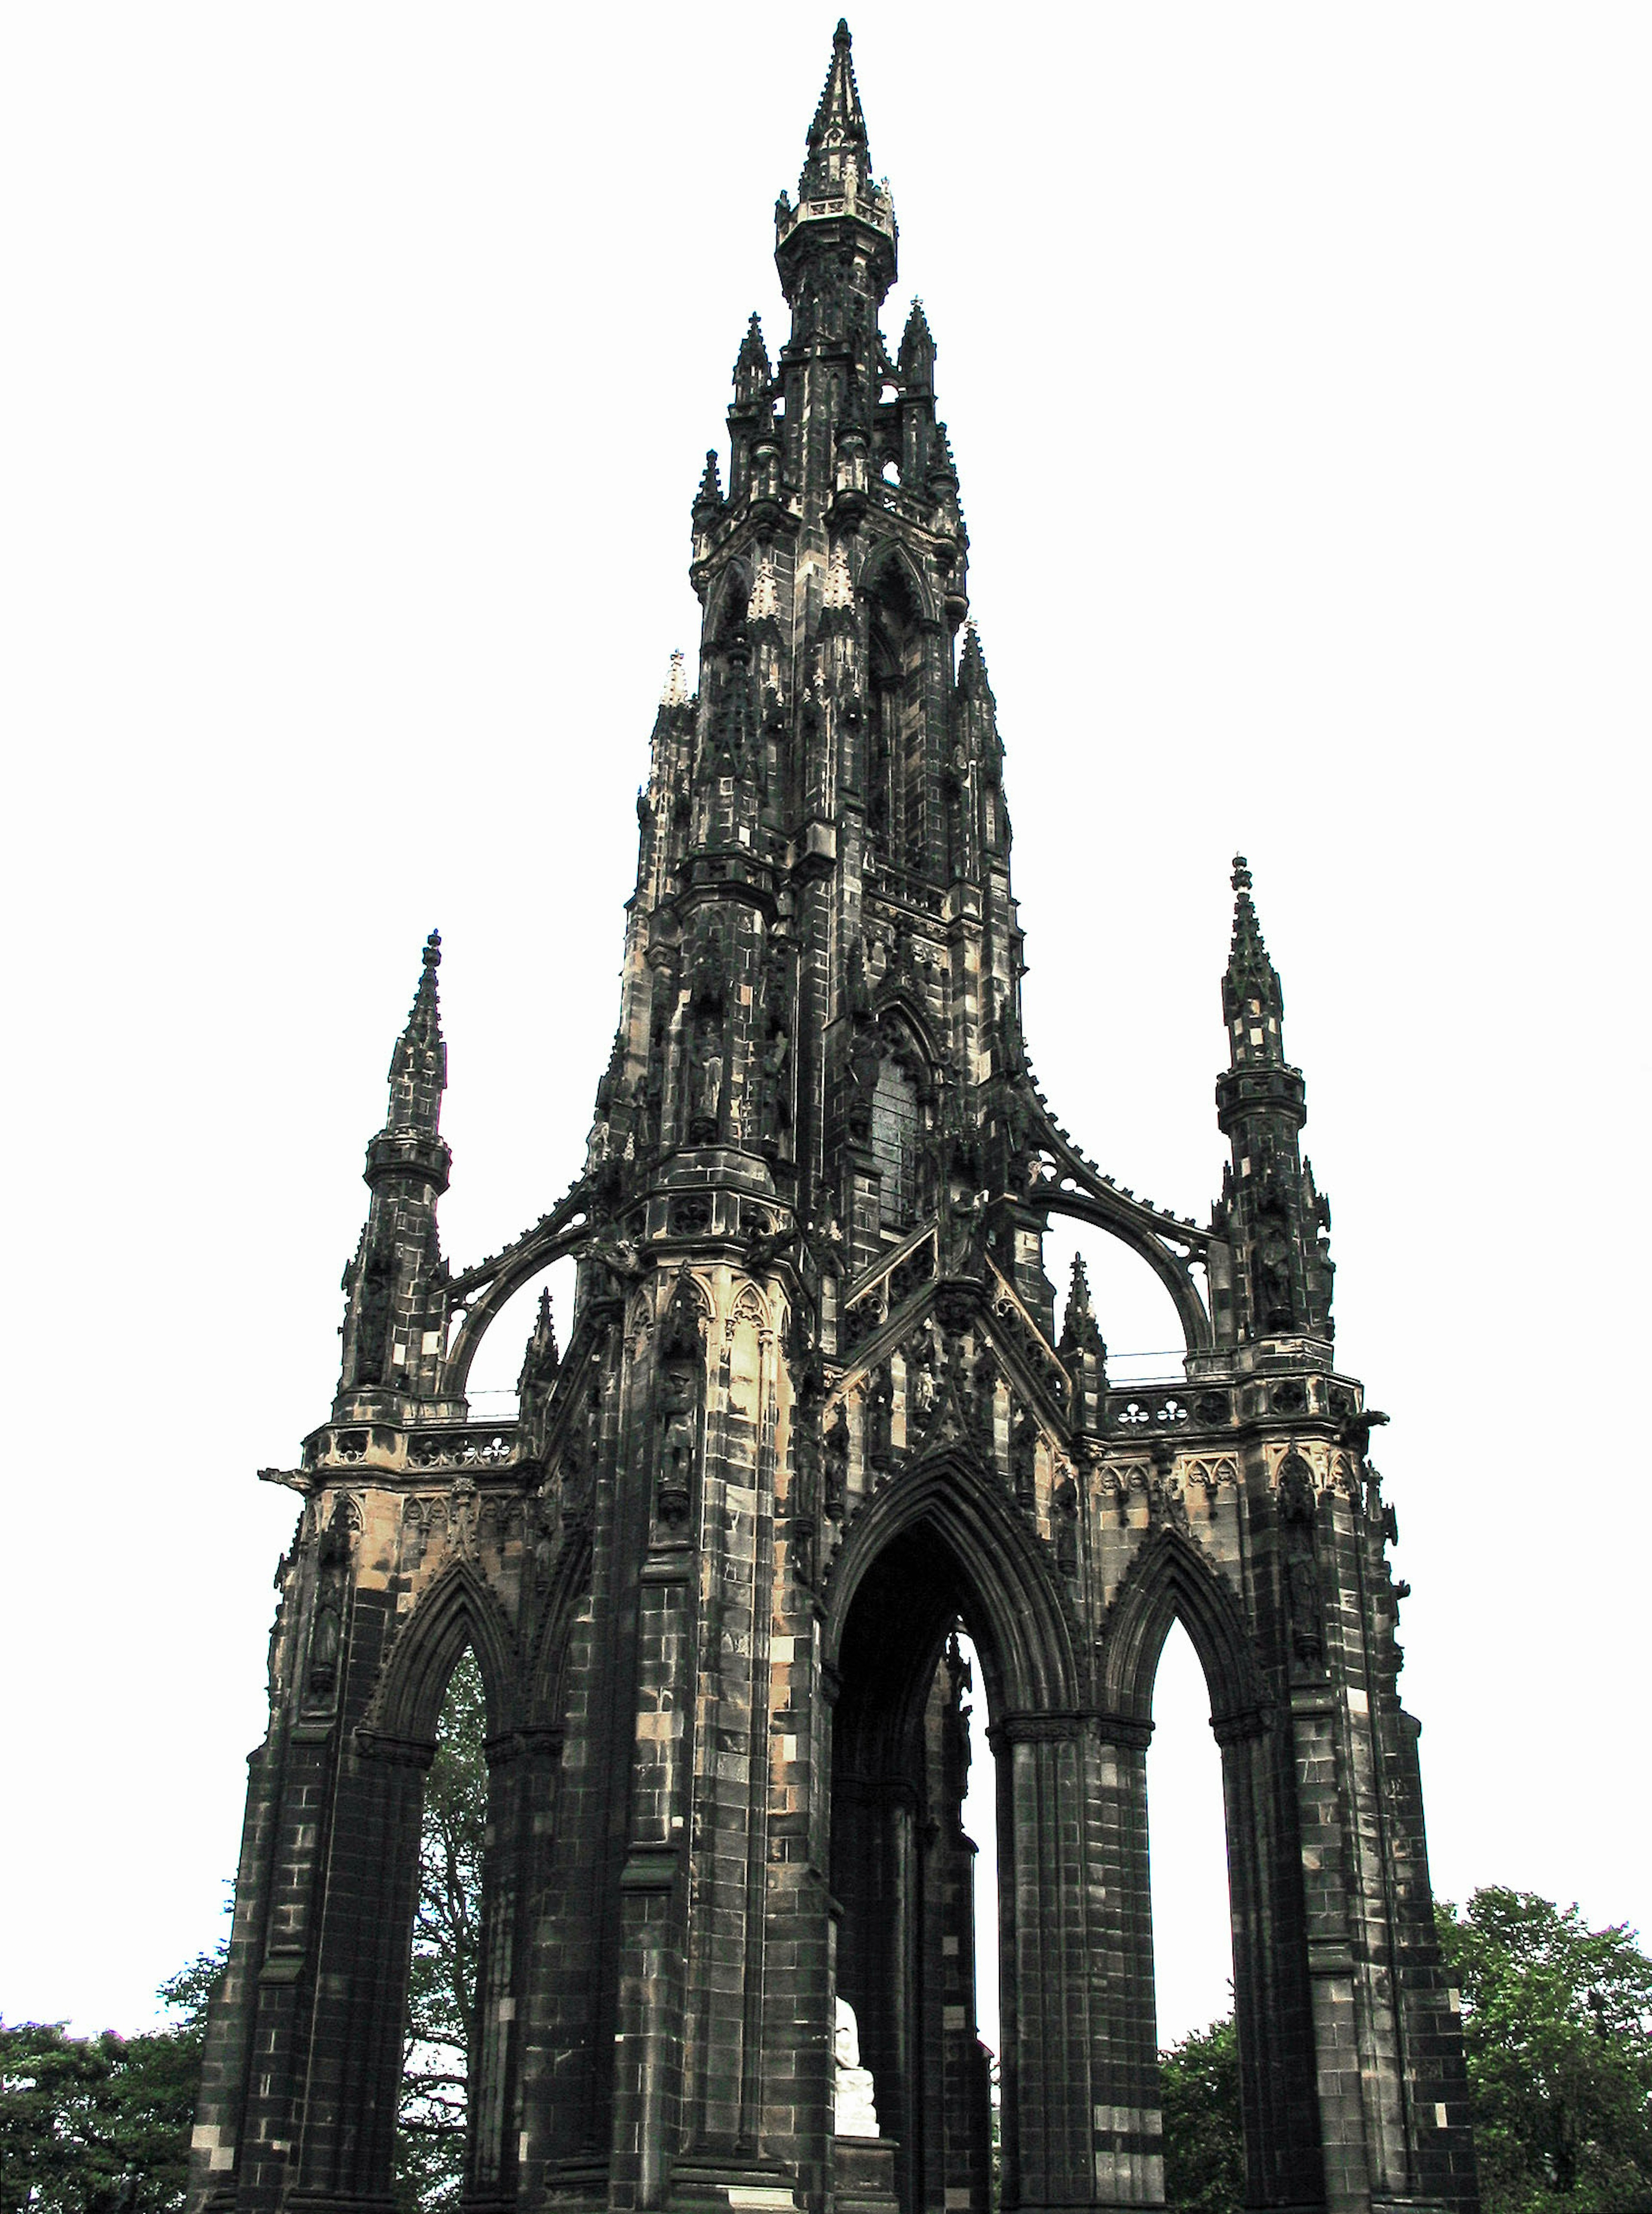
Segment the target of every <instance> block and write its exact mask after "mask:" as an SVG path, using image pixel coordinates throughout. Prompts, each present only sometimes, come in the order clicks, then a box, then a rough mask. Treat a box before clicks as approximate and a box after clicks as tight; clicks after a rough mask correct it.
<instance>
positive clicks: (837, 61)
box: [798, 15, 872, 199]
mask: <svg viewBox="0 0 1652 2214" xmlns="http://www.w3.org/2000/svg"><path fill="white" fill-rule="evenodd" d="M853 45H854V40H852V39H851V38H850V36H849V26H848V23H847V21H846V20H845V18H844V17H843V16H841V15H840V16H839V17H838V19H837V28H836V30H835V32H834V33H833V34H832V59H831V64H830V66H829V69H828V70H827V71H826V83H825V85H824V86H823V89H822V91H821V95H820V105H819V106H818V107H817V108H816V110H815V119H814V121H813V122H812V123H811V125H809V161H808V164H807V166H805V169H804V173H803V180H802V182H801V183H800V184H799V186H798V194H799V197H800V198H802V199H820V198H822V197H823V189H824V190H830V189H831V188H832V187H833V186H834V185H838V186H841V167H836V166H831V165H832V164H833V162H834V158H835V162H837V163H839V164H841V161H842V158H843V156H845V155H846V154H847V155H852V156H854V158H855V159H856V160H857V161H858V162H859V164H860V175H861V176H863V177H864V176H866V174H867V173H868V170H869V168H870V165H871V161H872V149H871V147H870V145H869V144H868V143H867V139H866V114H865V112H864V111H863V109H862V107H861V106H860V89H859V87H858V86H857V85H856V83H855V81H854V59H853V58H852V56H851V53H850V48H851V46H853ZM817 162H818V163H819V164H820V165H821V166H820V168H819V170H818V172H817V171H816V168H815V165H816V163H817ZM811 187H812V189H811Z"/></svg>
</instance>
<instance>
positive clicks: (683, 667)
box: [659, 646, 688, 707]
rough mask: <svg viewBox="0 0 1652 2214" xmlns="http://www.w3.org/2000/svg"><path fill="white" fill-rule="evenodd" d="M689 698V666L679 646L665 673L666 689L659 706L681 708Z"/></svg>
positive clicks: (660, 697) (660, 696) (660, 698)
mask: <svg viewBox="0 0 1652 2214" xmlns="http://www.w3.org/2000/svg"><path fill="white" fill-rule="evenodd" d="M687 700H688V675H687V664H685V663H684V661H683V658H682V647H681V646H678V647H677V648H676V651H675V652H674V653H673V654H672V656H671V662H670V667H669V668H668V669H667V670H666V672H665V688H664V691H663V692H662V693H661V694H660V695H659V704H660V706H662V707H681V706H684V705H685V704H686V702H687Z"/></svg>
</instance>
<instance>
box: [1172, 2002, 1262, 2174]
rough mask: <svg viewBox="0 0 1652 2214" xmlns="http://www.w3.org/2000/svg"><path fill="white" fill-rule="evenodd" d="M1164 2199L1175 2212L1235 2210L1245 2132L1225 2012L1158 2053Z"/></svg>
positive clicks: (1234, 2042) (1234, 2038)
mask: <svg viewBox="0 0 1652 2214" xmlns="http://www.w3.org/2000/svg"><path fill="white" fill-rule="evenodd" d="M1159 2086H1160V2094H1161V2103H1162V2105H1163V2108H1164V2116H1165V2199H1166V2205H1171V2206H1173V2207H1175V2208H1176V2210H1177V2214H1239V2210H1240V2208H1241V2207H1242V2206H1243V2205H1244V2204H1245V2133H1244V2130H1243V2127H1242V2125H1241V2124H1240V2120H1239V2038H1238V2034H1237V2033H1236V2032H1235V2030H1234V2027H1233V2015H1231V2014H1230V2015H1226V2016H1225V2017H1224V2018H1223V2019H1222V2020H1221V2021H1213V2022H1212V2023H1211V2025H1210V2027H1208V2029H1196V2030H1191V2031H1190V2032H1189V2034H1187V2036H1185V2037H1184V2038H1183V2039H1182V2040H1181V2041H1180V2043H1179V2044H1177V2045H1172V2046H1171V2047H1170V2048H1169V2050H1168V2051H1167V2052H1161V2053H1160V2054H1159Z"/></svg>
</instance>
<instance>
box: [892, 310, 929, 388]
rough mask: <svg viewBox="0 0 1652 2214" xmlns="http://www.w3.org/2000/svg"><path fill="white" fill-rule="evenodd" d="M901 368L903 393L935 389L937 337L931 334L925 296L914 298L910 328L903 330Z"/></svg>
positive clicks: (907, 325)
mask: <svg viewBox="0 0 1652 2214" xmlns="http://www.w3.org/2000/svg"><path fill="white" fill-rule="evenodd" d="M899 368H900V378H901V389H902V392H903V393H905V394H909V395H910V394H918V393H926V392H933V390H934V388H935V341H934V339H933V337H932V336H931V334H930V330H929V319H928V317H927V315H925V314H924V311H923V302H922V301H921V300H918V299H915V300H914V301H913V303H912V309H911V312H910V314H909V315H908V316H907V319H906V328H905V330H904V331H902V333H901V358H900V363H899Z"/></svg>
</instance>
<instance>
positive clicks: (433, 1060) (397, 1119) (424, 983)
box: [385, 930, 447, 1135]
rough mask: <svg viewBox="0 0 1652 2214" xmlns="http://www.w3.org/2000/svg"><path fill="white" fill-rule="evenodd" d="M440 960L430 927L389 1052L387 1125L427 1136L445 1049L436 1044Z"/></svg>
mask: <svg viewBox="0 0 1652 2214" xmlns="http://www.w3.org/2000/svg"><path fill="white" fill-rule="evenodd" d="M441 963H442V933H441V932H440V931H439V930H433V931H431V934H430V936H429V937H428V938H427V939H425V945H424V949H423V952H422V954H421V956H420V966H419V988H418V989H417V991H415V992H414V994H413V1006H412V1007H411V1009H410V1010H409V1012H408V1015H407V1024H406V1026H405V1028H404V1029H403V1031H402V1032H401V1037H399V1038H398V1039H397V1040H396V1043H395V1052H394V1053H393V1054H392V1055H391V1056H390V1107H389V1116H388V1117H387V1119H386V1122H385V1128H386V1129H387V1130H427V1131H429V1132H431V1135H434V1133H435V1131H436V1128H437V1118H438V1115H439V1112H440V1107H441V1099H442V1092H443V1090H444V1087H445V1086H446V1083H447V1048H446V1047H445V1046H444V1044H443V1043H442V1011H441V1006H440V1004H439V1001H438V1000H437V990H436V972H437V969H438V968H440V966H441Z"/></svg>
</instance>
